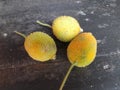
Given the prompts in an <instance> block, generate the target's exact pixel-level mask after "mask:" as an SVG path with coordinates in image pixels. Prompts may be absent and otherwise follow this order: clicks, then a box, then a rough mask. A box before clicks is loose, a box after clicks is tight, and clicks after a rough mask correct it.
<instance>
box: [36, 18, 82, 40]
mask: <svg viewBox="0 0 120 90" xmlns="http://www.w3.org/2000/svg"><path fill="white" fill-rule="evenodd" d="M37 23H39V24H40V25H43V26H47V27H50V28H52V31H53V34H54V35H55V36H56V37H57V39H59V40H60V41H63V42H69V41H71V40H72V39H73V38H74V37H75V36H76V35H78V34H79V33H80V32H82V31H83V30H82V28H81V27H80V25H79V22H78V21H77V20H76V19H75V18H73V17H71V16H59V17H57V18H55V19H54V20H53V23H52V26H50V25H48V24H44V23H42V22H40V21H37Z"/></svg>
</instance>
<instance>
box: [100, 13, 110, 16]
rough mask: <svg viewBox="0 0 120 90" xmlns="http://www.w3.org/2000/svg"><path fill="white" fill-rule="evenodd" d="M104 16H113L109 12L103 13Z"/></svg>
mask: <svg viewBox="0 0 120 90" xmlns="http://www.w3.org/2000/svg"><path fill="white" fill-rule="evenodd" d="M102 15H103V16H111V15H110V13H108V12H105V13H103V14H102Z"/></svg>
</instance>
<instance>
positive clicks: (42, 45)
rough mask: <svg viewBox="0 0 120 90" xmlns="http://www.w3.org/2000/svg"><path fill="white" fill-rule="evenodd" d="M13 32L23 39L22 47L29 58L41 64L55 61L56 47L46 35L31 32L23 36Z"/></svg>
mask: <svg viewBox="0 0 120 90" xmlns="http://www.w3.org/2000/svg"><path fill="white" fill-rule="evenodd" d="M15 32H16V33H17V34H19V35H21V36H22V37H24V38H25V42H24V47H25V50H26V51H27V53H28V54H29V56H30V57H31V58H33V59H34V60H37V61H42V62H44V61H48V60H50V59H55V56H56V51H57V47H56V44H55V41H54V40H53V39H52V37H50V36H49V35H48V34H46V33H43V32H33V33H31V34H30V35H28V36H25V35H24V34H22V33H19V32H17V31H15Z"/></svg>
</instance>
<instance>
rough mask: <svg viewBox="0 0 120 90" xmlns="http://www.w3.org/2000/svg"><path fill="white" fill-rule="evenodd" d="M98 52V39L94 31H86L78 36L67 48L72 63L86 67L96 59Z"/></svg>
mask: <svg viewBox="0 0 120 90" xmlns="http://www.w3.org/2000/svg"><path fill="white" fill-rule="evenodd" d="M96 52H97V41H96V39H95V37H94V36H93V35H92V33H89V32H86V33H81V34H79V35H78V36H76V37H75V38H74V39H73V40H72V41H71V42H70V44H69V46H68V48H67V56H68V59H69V61H70V62H71V63H72V64H75V66H77V67H85V66H88V65H89V64H91V63H92V62H93V61H94V58H95V56H96Z"/></svg>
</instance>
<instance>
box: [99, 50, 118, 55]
mask: <svg viewBox="0 0 120 90" xmlns="http://www.w3.org/2000/svg"><path fill="white" fill-rule="evenodd" d="M116 55H117V56H120V50H119V49H117V51H115V52H110V53H105V54H98V55H97V57H108V56H116Z"/></svg>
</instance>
